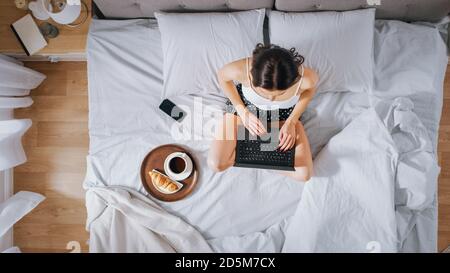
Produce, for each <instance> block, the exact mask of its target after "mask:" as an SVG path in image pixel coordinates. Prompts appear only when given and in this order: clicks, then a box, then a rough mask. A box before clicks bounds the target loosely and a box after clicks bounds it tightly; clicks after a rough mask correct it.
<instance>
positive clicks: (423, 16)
mask: <svg viewBox="0 0 450 273" xmlns="http://www.w3.org/2000/svg"><path fill="white" fill-rule="evenodd" d="M184 2H186V1H184ZM312 2H313V1H288V0H285V1H276V2H275V4H274V3H273V2H272V1H258V3H257V5H256V6H254V5H253V4H249V3H247V1H210V2H209V3H210V4H208V5H206V4H205V3H203V2H202V3H203V5H204V6H198V4H197V5H196V3H199V2H198V1H187V2H186V4H185V5H181V6H180V5H179V4H178V1H99V0H98V1H95V3H96V4H97V7H96V9H98V11H100V12H98V17H107V18H112V19H106V18H103V19H100V18H98V19H94V20H93V21H92V23H91V27H90V31H89V37H88V47H87V54H88V77H89V135H90V149H89V156H88V157H87V174H86V179H85V182H84V187H85V188H86V190H87V204H86V206H87V210H88V221H87V229H88V231H89V232H90V237H91V238H90V250H91V251H93V252H116V251H118V252H124V251H127V252H128V251H129V252H138V251H194V252H197V251H201V252H203V251H219V252H279V251H288V252H303V251H317V252H331V251H352V252H353V251H354V252H363V251H371V250H374V249H375V250H380V249H379V248H380V247H381V250H380V251H387V252H397V251H398V252H434V251H436V247H437V246H436V244H437V243H436V242H437V200H436V183H437V173H438V170H437V169H436V167H435V165H436V166H437V163H436V162H437V161H436V157H437V156H436V150H437V135H438V126H439V120H440V115H441V109H442V96H443V95H442V91H443V86H442V85H443V84H442V83H443V78H444V73H445V68H446V65H447V58H446V55H445V54H446V52H445V45H444V42H443V41H440V42H441V43H442V45H440V47H438V48H437V50H433V51H432V52H431V53H430V54H427V55H425V57H424V59H423V60H422V61H423V63H424V67H426V68H425V69H424V70H425V73H422V74H423V75H425V76H426V77H427V78H426V79H427V80H429V81H430V82H431V83H432V84H431V85H430V86H431V88H427V89H426V90H418V91H411V92H404V91H399V90H400V89H401V88H397V89H391V88H390V87H391V86H393V85H394V83H395V82H399V81H400V82H401V81H403V82H406V81H408V77H411V76H412V75H415V74H414V73H416V72H417V71H416V70H415V69H414V67H413V68H410V69H409V70H408V71H406V72H404V73H400V74H399V73H395V71H403V69H402V67H403V66H404V65H405V60H409V59H411V56H415V55H414V54H416V52H417V50H419V51H420V50H421V49H422V48H427V47H428V48H429V47H430V45H431V46H434V43H435V41H438V40H433V41H431V42H429V41H428V42H429V43H427V42H426V41H422V40H419V41H418V43H417V44H416V46H411V47H409V48H403V49H402V51H403V56H404V57H403V58H394V56H395V54H397V53H396V52H397V51H395V49H392V46H390V44H389V43H395V42H393V41H392V40H390V38H391V37H393V36H392V35H393V33H395V32H396V31H399V29H401V28H402V27H408V28H411V30H410V31H411V32H412V33H413V32H414V31H416V29H419V30H418V32H420V31H423V32H424V34H423V35H425V36H423V37H428V36H426V35H436V37H438V36H439V34H438V33H439V32H438V30H437V27H438V26H442V25H443V23H442V22H441V23H440V24H439V22H438V21H439V20H440V19H441V18H443V17H444V16H445V15H446V14H447V13H448V12H449V11H450V9H449V8H448V4H447V3H446V2H445V1H438V0H437V1H432V3H433V4H428V3H427V5H424V6H423V5H421V4H420V3H419V1H406V2H407V7H408V9H407V10H406V11H405V10H404V9H401V8H400V6H396V5H402V3H397V2H390V3H389V4H386V5H382V6H380V7H379V8H377V18H383V19H377V21H376V23H375V34H374V71H375V75H376V76H375V78H374V88H373V90H372V92H370V93H367V92H356V93H355V92H328V93H323V94H319V95H317V96H316V97H315V98H314V100H313V101H312V103H311V104H310V106H309V107H308V109H307V111H306V112H305V113H304V115H303V116H302V122H303V123H304V126H305V129H306V132H307V135H308V138H309V139H310V142H311V143H310V144H311V148H312V153H313V156H314V157H315V160H317V161H318V162H319V160H322V161H325V162H324V165H327V166H331V165H330V162H329V161H326V159H325V158H326V154H327V152H328V153H332V152H335V153H339V152H341V153H343V152H342V151H338V150H333V147H345V145H349V143H345V139H344V135H345V134H346V133H347V134H350V135H353V133H354V132H356V131H349V130H360V131H358V132H360V133H361V135H360V137H361V145H362V146H361V147H370V146H371V145H375V146H376V145H391V146H392V147H395V148H396V149H397V152H396V153H394V154H396V156H398V157H399V158H400V159H399V158H397V159H396V160H398V161H396V162H397V163H398V164H399V165H401V164H402V162H403V164H404V165H408V164H409V163H408V162H407V161H408V160H409V159H411V158H413V159H411V160H412V161H414V160H419V159H420V160H423V156H425V157H426V160H427V162H429V163H430V164H429V165H430V166H429V168H427V169H426V170H422V169H421V170H419V173H420V174H421V175H419V177H420V178H421V179H423V181H426V187H423V185H422V184H423V183H422V184H421V186H418V187H416V185H413V184H414V183H415V182H414V181H413V182H411V183H410V182H404V183H406V184H407V185H405V184H400V186H404V187H405V188H407V189H409V187H410V188H411V190H410V191H409V193H410V194H412V195H413V197H415V196H419V197H418V199H420V200H421V201H420V204H419V205H417V204H416V203H415V204H414V205H411V207H408V206H403V207H402V206H401V205H399V204H397V203H396V200H397V199H396V193H397V192H400V190H399V189H398V187H399V186H398V185H399V184H398V183H400V182H398V181H403V180H408V179H410V178H411V177H408V175H407V174H405V177H404V178H403V177H400V176H401V174H402V169H401V168H400V167H398V166H397V165H396V167H395V168H394V170H393V174H392V176H391V178H392V179H393V180H392V181H391V180H389V179H390V178H389V179H388V178H386V179H385V178H382V177H380V179H382V180H383V183H382V184H383V185H380V184H377V183H372V184H367V185H366V186H367V189H371V188H370V187H373V189H374V191H375V192H377V191H379V193H377V194H379V195H376V194H375V193H374V196H378V197H380V198H382V200H372V203H370V202H369V203H370V204H366V205H367V207H368V208H370V209H374V210H375V207H377V208H376V210H375V212H374V213H375V214H380V213H384V215H386V214H389V215H390V216H386V219H383V220H380V223H379V224H380V227H379V229H378V230H385V229H386V232H385V233H383V234H381V235H380V234H379V237H380V238H378V237H377V236H375V237H376V238H374V239H373V240H368V239H367V238H369V237H370V236H372V235H373V234H374V233H371V234H369V235H367V234H366V233H370V231H371V229H370V228H368V229H365V230H363V231H361V232H360V233H359V234H361V238H355V242H353V243H354V244H351V243H349V242H348V243H344V242H343V241H341V240H343V238H337V237H333V236H336V233H339V232H340V233H341V235H342V234H344V235H345V234H346V233H345V232H352V231H354V232H356V231H355V230H357V227H355V226H353V225H347V226H345V224H342V225H344V226H345V227H342V229H339V228H336V230H333V231H332V232H330V231H329V230H325V231H323V230H322V229H321V228H322V227H323V226H324V225H339V219H332V218H333V213H335V212H332V211H331V210H329V208H328V207H322V210H319V211H327V213H328V214H326V213H325V212H324V213H323V215H328V216H329V217H330V218H327V219H328V220H327V221H326V222H323V221H324V220H323V219H315V216H314V215H312V214H313V211H314V210H313V209H312V207H311V202H312V201H311V200H318V198H320V196H321V195H320V194H321V192H323V191H324V190H325V188H324V187H321V186H320V185H321V184H322V186H323V185H325V183H326V182H328V183H329V181H328V180H327V181H321V179H322V180H325V178H320V177H319V178H318V182H317V183H316V184H315V185H317V186H313V187H312V186H309V184H308V186H305V184H303V183H298V182H296V181H292V180H290V179H288V178H285V177H283V176H279V175H273V174H272V173H271V172H269V171H265V170H255V169H239V168H231V169H230V170H227V171H226V172H223V173H214V172H212V171H211V170H210V169H208V167H207V166H206V164H205V162H206V155H207V151H208V147H209V143H210V140H211V139H210V138H208V137H206V138H205V137H203V135H202V133H203V131H202V130H200V131H195V127H196V126H198V125H196V124H195V121H193V120H191V119H186V120H184V121H183V122H182V123H181V124H179V125H176V126H175V128H176V127H177V126H178V127H179V128H178V129H180V128H181V129H183V130H194V134H192V135H191V137H190V138H188V139H174V138H173V135H171V131H170V130H173V128H174V126H170V127H169V126H167V124H172V123H173V122H171V119H170V118H169V117H167V116H164V115H162V114H161V113H160V111H159V109H158V105H159V104H160V102H161V92H162V89H163V84H164V80H163V65H164V63H163V61H164V60H163V59H164V58H163V52H162V47H161V34H160V32H159V30H158V24H157V21H156V20H155V19H153V18H143V17H153V13H154V12H155V11H158V10H167V11H172V10H176V11H180V9H181V10H188V11H192V10H209V11H210V10H220V11H223V10H241V9H242V10H247V9H248V10H250V9H255V8H269V9H270V8H274V7H275V8H276V9H278V10H284V11H310V10H311V9H313V10H321V9H323V10H351V9H355V8H360V7H361V6H360V3H361V2H365V1H346V2H345V3H346V4H344V3H342V4H335V3H334V2H333V1H314V4H313V3H312ZM316 2H317V3H316ZM443 6H444V7H447V9H446V10H445V9H442V7H443ZM124 18H126V19H127V20H123V19H124ZM133 18H140V19H133ZM119 19H120V20H119ZM386 19H403V20H412V21H431V22H434V24H432V23H427V24H428V25H427V24H425V23H416V24H406V23H402V22H399V21H392V20H386ZM403 24H404V25H403ZM402 33H403V34H402V35H403V36H402V39H404V40H403V42H405V43H407V42H409V41H411V40H414V41H417V40H415V39H416V37H419V36H417V35H415V36H414V35H412V36H411V35H410V36H408V35H409V34H408V31H403V32H402ZM433 37H434V38H436V37H435V36H433ZM439 38H440V39H441V37H440V36H439ZM424 40H426V39H424ZM397 50H398V49H397ZM408 50H409V51H408ZM386 67H388V68H389V69H386ZM428 67H433V69H431V70H427V69H428ZM422 74H421V75H422ZM393 75H394V76H393ZM389 83H391V85H389ZM171 99H172V100H173V101H174V102H175V103H176V104H177V105H180V106H182V107H183V108H184V109H185V110H186V111H189V110H190V109H193V107H194V104H196V103H198V102H199V101H202V102H203V103H204V105H208V107H206V108H205V109H202V111H200V112H199V111H195V112H189V113H191V114H192V116H193V117H195V120H197V121H201V122H202V123H201V124H208V123H209V122H210V121H211V120H213V119H216V118H217V117H219V116H220V115H222V114H223V110H224V106H225V100H226V99H225V97H224V96H223V95H220V94H214V93H211V94H189V95H184V96H177V97H174V98H171ZM403 116H405V117H406V118H403V119H402V117H403ZM367 119H373V120H378V121H379V126H381V127H380V128H384V129H386V128H390V130H387V131H386V132H389V134H391V137H389V138H390V139H391V140H389V141H386V143H383V144H381V143H379V144H377V143H375V144H374V143H364V140H365V139H370V135H365V134H364V132H365V133H366V134H368V133H370V132H371V129H370V128H365V129H364V130H362V129H361V126H363V124H364V122H365V121H366V122H367ZM416 119H417V120H418V121H419V122H417V120H416ZM411 121H415V125H414V126H412V127H414V128H415V129H414V130H412V131H408V130H409V128H411V124H410V123H411ZM358 122H359V123H358ZM392 122H394V123H395V124H396V125H398V127H399V128H401V130H400V131H399V132H395V130H394V129H393V127H392V128H391V127H389V126H392V125H390V123H392ZM358 124H360V126H359V127H358V126H357V125H358ZM200 126H201V125H200ZM352 126H353V127H352ZM201 127H202V128H205V127H207V126H201ZM349 128H350V129H349ZM405 128H406V129H405ZM417 128H418V129H417ZM421 128H423V130H421ZM181 129H180V130H181ZM379 131H380V130H377V132H379ZM377 132H373V134H376V133H377ZM196 133H199V134H200V135H197V134H196ZM205 135H207V134H205ZM339 136H340V137H339ZM407 139H414V141H411V143H413V142H414V143H415V145H416V146H417V147H418V148H417V147H416V148H417V149H415V150H414V151H415V154H413V155H411V157H407V158H406V159H405V158H404V159H401V157H402V156H405V155H406V154H408V153H407V152H406V150H407V149H409V150H408V151H411V149H410V148H405V147H403V148H404V149H405V151H402V152H401V153H400V152H398V150H401V149H402V148H399V146H401V144H400V143H403V142H404V141H406V140H407ZM331 140H332V141H331ZM167 143H178V144H181V145H183V146H184V147H186V148H188V149H189V150H190V151H191V152H192V153H193V154H194V155H195V156H194V157H195V160H196V162H198V163H199V165H200V179H199V184H198V185H197V187H196V189H195V190H194V192H193V193H192V194H190V195H189V196H188V197H187V198H185V199H183V200H181V201H177V202H171V203H166V202H161V201H158V200H156V199H154V198H152V197H151V196H149V195H148V194H147V192H146V191H145V189H144V188H143V186H142V184H141V179H140V173H139V170H140V165H141V162H142V160H143V158H144V157H145V156H146V154H147V153H148V152H149V151H150V150H151V149H153V148H154V147H156V146H159V145H162V144H167ZM333 145H334V146H333ZM381 149H385V148H381ZM324 150H325V151H324ZM369 151H371V150H370V149H369V148H368V150H367V152H369ZM372 152H373V151H372ZM344 154H345V153H344ZM350 155H351V154H350ZM414 156H416V157H414ZM383 158H384V157H383ZM414 158H416V159H414ZM389 160H392V159H389ZM402 160H403V161H402ZM415 163H417V162H415ZM318 164H319V163H318ZM425 165H426V164H425ZM339 166H340V168H342V169H343V170H345V168H347V167H346V165H345V164H344V165H339ZM408 166H409V167H410V166H411V164H409V165H408ZM330 168H331V167H330ZM330 168H329V169H330ZM348 168H351V167H350V166H348ZM388 168H389V166H388ZM329 169H327V170H316V172H317V173H321V172H322V173H323V176H324V177H328V176H332V175H334V174H330V173H329V171H330V170H329ZM419 169H420V168H419ZM407 170H409V171H411V170H410V169H408V168H406V170H405V171H404V172H405V173H407V172H408V171H407ZM335 172H339V171H335ZM370 174H374V173H370ZM358 179H361V178H358ZM358 179H357V180H358ZM368 180H370V179H369V178H368ZM423 181H416V183H421V182H423ZM309 183H314V180H313V181H312V182H309ZM349 183H350V182H349ZM402 183H403V182H402ZM408 183H410V184H408ZM343 184H345V183H343ZM346 186H348V187H352V184H348V185H346ZM305 187H306V189H305ZM327 187H328V186H327ZM396 187H397V188H396ZM342 189H343V188H338V189H336V191H341V190H342ZM380 189H385V190H384V191H381V190H380ZM361 191H363V190H361ZM361 191H360V192H352V193H351V194H352V195H358V194H359V193H361ZM325 192H326V195H327V196H330V199H329V200H337V199H338V197H339V196H334V197H333V194H334V193H332V194H330V193H329V189H328V188H327V190H325ZM424 192H426V194H425V193H424ZM422 193H424V194H422ZM345 194H347V193H344V195H340V197H342V196H345ZM333 198H334V199H333ZM399 198H400V197H399ZM366 199H370V198H368V197H367V198H366ZM412 199H413V200H416V199H414V198H412ZM324 202H325V201H324ZM377 202H378V203H379V202H381V203H385V207H383V206H379V207H378V206H377V205H376V204H377ZM325 203H326V202H325ZM299 204H300V205H299ZM347 205H348V204H342V206H343V208H344V207H345V206H347ZM322 206H327V205H326V204H322ZM352 206H353V205H352ZM381 207H383V208H381ZM319 208H321V207H320V206H317V208H315V209H316V210H317V209H319ZM363 209H365V210H367V208H366V207H363ZM138 212H139V213H138ZM334 215H335V217H336V215H337V214H334ZM348 215H350V216H349V217H350V218H351V217H356V218H357V217H359V216H357V215H356V212H355V211H349V214H348ZM158 217H159V218H158ZM323 218H325V216H324V217H323ZM350 218H349V219H350ZM330 219H331V220H330ZM306 220H307V221H308V222H311V224H310V225H306V226H305V227H303V226H302V224H301V222H302V221H306ZM368 220H373V218H370V219H368ZM340 221H341V222H343V223H346V222H345V221H344V220H342V219H341V220H340ZM157 222H162V223H166V224H167V225H170V223H172V224H173V223H176V224H174V226H177V227H178V226H179V225H180V229H175V228H174V230H171V233H170V234H166V233H165V232H164V230H163V231H161V228H160V227H158V225H156V224H155V223H157ZM347 223H348V222H347ZM374 226H375V227H378V226H377V225H374ZM352 228H353V230H352ZM149 230H150V231H151V232H150V233H149V232H148V231H149ZM183 230H184V232H183ZM186 230H189V232H188V231H186ZM318 230H321V232H320V233H319V232H318ZM378 230H376V231H375V233H377V232H378ZM191 231H192V232H191ZM343 231H345V232H343ZM298 233H301V234H304V236H298ZM145 234H147V235H145ZM149 234H152V235H151V236H150V235H149ZM377 234H378V233H377ZM366 235H367V236H366ZM147 236H148V237H147ZM189 236H190V239H189V240H188V241H189V243H180V240H181V241H183V240H185V237H189ZM320 236H322V241H323V242H320V240H316V241H314V242H312V241H313V240H312V239H311V238H315V237H320ZM304 237H308V238H304ZM161 238H164V239H161ZM167 238H172V239H167ZM180 238H181V239H180ZM327 238H328V239H330V238H333V240H334V242H333V243H330V241H332V240H331V239H330V240H328V241H326V239H327ZM145 239H148V240H145ZM163 240H169V241H170V242H169V244H168V245H170V247H162V246H161V245H162V244H158V243H157V242H161V241H163ZM150 241H152V242H150ZM287 241H288V242H287ZM350 241H351V240H350ZM199 242H201V243H199ZM360 242H367V243H366V244H362V245H361V244H360V245H358V243H360ZM374 244H375V246H376V247H375V248H374ZM155 245H156V247H155ZM339 246H340V247H339ZM377 247H378V248H377Z"/></svg>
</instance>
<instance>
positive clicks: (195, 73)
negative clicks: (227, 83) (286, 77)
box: [155, 9, 265, 98]
mask: <svg viewBox="0 0 450 273" xmlns="http://www.w3.org/2000/svg"><path fill="white" fill-rule="evenodd" d="M155 16H156V18H157V19H158V25H159V29H160V31H161V39H162V48H163V56H164V90H163V98H169V97H173V96H179V95H183V94H193V93H221V92H222V91H221V88H220V86H219V83H218V79H217V71H218V70H219V69H220V68H221V67H222V66H223V65H225V64H227V63H230V62H232V61H235V60H238V59H241V58H245V57H248V56H250V55H251V53H252V50H253V49H254V48H255V46H256V44H257V43H261V42H262V41H263V22H264V16H265V10H264V9H258V10H250V11H240V12H228V13H219V12H214V13H184V14H180V13H163V12H156V13H155Z"/></svg>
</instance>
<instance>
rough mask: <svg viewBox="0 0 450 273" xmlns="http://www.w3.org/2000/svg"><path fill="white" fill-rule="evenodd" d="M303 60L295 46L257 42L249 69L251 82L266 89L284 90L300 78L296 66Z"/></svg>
mask: <svg viewBox="0 0 450 273" xmlns="http://www.w3.org/2000/svg"><path fill="white" fill-rule="evenodd" d="M304 60H305V58H303V56H302V55H300V54H298V52H297V51H296V50H295V48H291V49H289V50H288V49H285V48H282V47H280V46H278V45H273V44H270V45H263V44H257V45H256V47H255V49H254V50H253V60H252V69H251V71H250V73H251V75H252V84H253V86H256V87H262V88H264V89H267V90H286V89H288V88H289V87H290V86H291V85H292V84H293V83H294V82H296V81H297V80H299V79H300V75H299V73H298V67H299V66H300V65H301V64H302V63H303V62H304Z"/></svg>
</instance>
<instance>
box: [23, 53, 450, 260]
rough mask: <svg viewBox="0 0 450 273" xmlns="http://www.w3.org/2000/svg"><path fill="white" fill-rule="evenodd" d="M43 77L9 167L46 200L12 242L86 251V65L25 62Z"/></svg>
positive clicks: (449, 205) (442, 198)
mask: <svg viewBox="0 0 450 273" xmlns="http://www.w3.org/2000/svg"><path fill="white" fill-rule="evenodd" d="M26 65H27V66H28V67H31V68H33V69H35V70H37V71H41V72H43V73H45V74H46V75H47V77H48V78H47V80H46V81H45V82H44V83H43V84H42V85H41V86H40V87H39V88H38V89H36V90H33V91H32V97H33V100H34V104H33V106H32V107H30V108H27V109H21V110H18V111H16V116H17V117H18V118H31V119H32V120H33V126H32V128H31V129H30V130H29V131H28V132H27V134H26V135H25V137H24V140H23V142H24V146H25V150H26V153H27V155H28V162H27V163H26V164H24V165H21V166H19V167H17V168H16V169H15V172H14V175H15V179H14V180H15V181H14V185H15V191H19V190H31V191H35V192H39V193H42V194H44V195H45V196H46V197H47V199H46V200H45V201H44V202H43V203H41V204H40V205H39V206H38V207H37V208H36V209H35V210H34V211H33V212H32V213H30V214H29V215H27V216H26V217H25V218H23V219H22V220H21V221H20V222H19V223H18V224H17V225H15V227H14V240H15V244H16V245H18V246H19V247H20V248H21V249H22V250H23V251H26V252H67V251H68V250H67V249H66V246H67V244H68V243H69V242H70V241H77V242H79V243H80V245H81V248H82V250H83V251H86V250H87V245H86V241H87V239H88V233H87V232H86V231H85V228H84V225H85V220H86V209H85V206H84V191H83V189H82V181H83V177H84V174H85V156H86V155H87V152H88V124H87V122H88V102H87V79H86V63H83V62H61V63H57V64H51V63H48V62H29V63H27V64H26ZM438 152H439V162H440V165H441V167H442V172H441V175H440V178H439V250H442V249H445V248H446V247H447V246H448V245H449V244H450V66H449V67H448V69H447V74H446V82H445V94H444V108H443V113H442V120H441V129H440V132H439V149H438Z"/></svg>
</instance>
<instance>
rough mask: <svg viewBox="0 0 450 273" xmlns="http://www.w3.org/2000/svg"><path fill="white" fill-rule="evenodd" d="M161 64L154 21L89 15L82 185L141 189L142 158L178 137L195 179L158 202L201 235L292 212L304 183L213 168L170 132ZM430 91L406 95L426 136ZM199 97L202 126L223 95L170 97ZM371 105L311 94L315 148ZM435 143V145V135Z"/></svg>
mask: <svg viewBox="0 0 450 273" xmlns="http://www.w3.org/2000/svg"><path fill="white" fill-rule="evenodd" d="M162 62H163V60H162V52H161V47H160V36H159V32H158V30H157V27H156V24H155V23H154V22H153V21H151V20H127V21H105V20H93V22H92V24H91V29H90V33H89V39H88V73H89V107H90V114H89V133H90V155H89V156H88V174H87V179H86V182H85V187H92V186H102V185H104V186H125V187H129V188H132V189H135V190H138V191H140V192H141V193H144V194H145V190H144V189H143V187H142V185H141V181H140V175H139V169H140V164H141V161H142V159H143V158H144V157H145V155H146V154H147V153H148V151H150V150H151V149H152V148H154V147H156V146H158V145H162V144H165V143H180V144H182V145H185V146H186V147H188V149H190V150H191V151H192V152H193V154H194V155H195V157H196V160H197V162H200V163H201V164H200V179H199V181H200V183H199V184H198V186H197V188H196V190H195V191H194V192H193V193H192V194H191V195H190V196H189V197H187V198H186V199H184V200H181V201H178V202H174V203H164V202H159V201H157V200H156V201H157V203H159V204H160V205H161V206H162V207H163V208H164V209H166V210H167V211H168V212H170V213H173V214H175V215H177V216H180V217H181V218H183V219H184V220H186V221H187V222H188V223H190V224H192V225H194V226H195V227H196V228H197V229H198V230H199V231H200V232H201V233H202V234H203V236H204V237H205V238H206V239H212V238H217V237H223V236H233V235H243V234H247V233H251V232H255V231H262V230H265V229H266V228H268V227H270V226H272V225H274V224H276V223H278V222H280V221H281V220H283V219H284V218H286V217H288V216H290V215H292V214H293V213H294V210H295V208H296V204H298V202H299V200H300V197H301V193H302V189H303V184H302V183H298V182H295V181H292V180H290V179H289V178H285V177H283V176H281V175H277V174H273V172H268V171H264V170H250V169H239V168H232V169H230V170H228V171H226V172H225V173H219V174H214V173H213V172H212V171H210V170H209V169H208V168H207V167H206V164H205V162H206V154H207V150H208V147H209V140H208V139H195V137H193V139H185V140H179V139H176V140H175V139H171V138H170V137H169V136H170V128H169V127H168V124H176V123H174V122H173V121H172V120H171V119H170V118H169V117H167V116H165V115H162V114H161V112H160V111H159V109H158V105H159V103H160V92H161V90H162ZM379 77H382V75H381V76H380V75H379ZM430 91H431V92H435V95H436V96H433V95H430V93H428V94H427V95H426V96H421V95H418V96H416V97H418V100H417V101H415V100H414V98H412V99H413V101H414V102H415V103H417V105H416V109H422V110H423V113H424V115H423V116H424V117H426V119H428V121H429V122H427V120H425V121H424V124H425V126H426V127H427V128H428V129H429V130H430V135H433V136H437V125H436V124H438V123H439V117H440V109H441V96H442V89H441V90H430ZM412 96H414V95H412ZM434 98H435V99H434ZM200 99H201V100H203V102H205V104H207V105H209V106H213V108H215V110H208V111H203V112H199V111H197V112H195V113H190V115H188V117H192V116H194V115H196V116H199V117H201V120H202V121H203V123H204V124H207V123H208V122H209V121H210V120H211V119H213V118H214V117H215V116H216V115H217V114H218V113H220V111H219V110H220V109H221V108H222V107H223V105H224V102H225V98H223V97H220V96H214V95H210V96H204V97H201V98H200V97H196V96H192V95H191V96H184V97H177V98H173V99H172V100H173V101H174V102H175V103H176V104H177V105H180V106H182V107H185V109H186V110H190V109H192V105H193V104H194V103H196V101H198V100H200ZM369 104H370V100H369V97H368V96H367V95H366V94H356V93H339V94H338V93H336V94H334V93H330V94H323V95H319V96H317V97H316V98H315V99H314V100H313V102H312V103H311V106H310V107H309V108H308V110H307V111H306V112H305V113H304V115H303V117H302V120H303V122H304V124H305V128H306V131H307V134H308V136H309V140H310V143H311V146H312V151H313V154H314V155H316V154H317V153H318V152H319V151H320V149H321V148H322V147H323V146H324V145H325V144H326V143H327V142H328V140H329V139H330V138H331V137H332V136H333V135H335V134H336V133H338V132H339V131H340V130H341V129H342V128H344V127H345V125H347V124H348V123H349V122H350V121H351V120H352V119H353V118H354V117H356V116H358V115H359V113H361V112H362V111H363V110H364V109H366V108H368V107H369ZM430 109H431V110H430ZM421 118H422V115H421ZM190 121H191V119H189V118H187V119H185V120H184V121H183V123H182V125H180V126H182V127H183V128H187V127H186V126H188V127H189V126H190V127H199V125H198V124H191V123H192V122H190ZM189 124H190V125H189ZM200 127H202V126H200ZM203 128H205V130H206V131H207V130H208V127H207V126H203ZM195 136H198V134H196V135H195ZM433 141H434V143H436V141H435V138H434V139H433ZM434 210H435V209H434ZM427 226H430V225H427ZM425 232H429V230H427V231H425ZM417 237H418V238H419V239H420V238H422V237H423V236H422V235H419V236H417Z"/></svg>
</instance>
